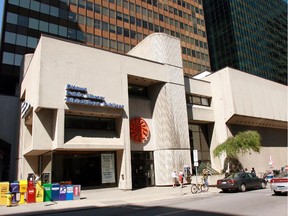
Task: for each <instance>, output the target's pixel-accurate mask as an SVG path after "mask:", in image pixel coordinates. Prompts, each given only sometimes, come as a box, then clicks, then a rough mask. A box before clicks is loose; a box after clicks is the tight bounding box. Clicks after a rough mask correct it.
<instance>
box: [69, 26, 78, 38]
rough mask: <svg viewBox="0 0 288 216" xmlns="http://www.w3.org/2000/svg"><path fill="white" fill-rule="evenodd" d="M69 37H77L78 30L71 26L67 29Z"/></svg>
mask: <svg viewBox="0 0 288 216" xmlns="http://www.w3.org/2000/svg"><path fill="white" fill-rule="evenodd" d="M67 36H68V38H72V39H76V30H75V29H71V28H69V29H68V31H67Z"/></svg>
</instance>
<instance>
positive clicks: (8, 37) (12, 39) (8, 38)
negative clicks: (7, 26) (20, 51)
mask: <svg viewBox="0 0 288 216" xmlns="http://www.w3.org/2000/svg"><path fill="white" fill-rule="evenodd" d="M4 41H5V43H10V44H15V43H16V34H15V33H12V32H5V38H4Z"/></svg>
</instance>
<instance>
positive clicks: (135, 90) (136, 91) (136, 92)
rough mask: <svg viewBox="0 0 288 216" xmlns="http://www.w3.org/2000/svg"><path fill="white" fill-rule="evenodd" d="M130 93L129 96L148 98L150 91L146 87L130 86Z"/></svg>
mask: <svg viewBox="0 0 288 216" xmlns="http://www.w3.org/2000/svg"><path fill="white" fill-rule="evenodd" d="M128 93H129V96H140V97H148V89H147V87H146V86H140V85H133V84H129V85H128Z"/></svg>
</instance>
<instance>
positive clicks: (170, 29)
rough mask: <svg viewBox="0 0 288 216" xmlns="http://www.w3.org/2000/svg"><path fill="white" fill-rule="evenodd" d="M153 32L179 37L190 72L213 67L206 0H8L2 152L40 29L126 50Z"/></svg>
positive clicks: (1, 56) (0, 96)
mask: <svg viewBox="0 0 288 216" xmlns="http://www.w3.org/2000/svg"><path fill="white" fill-rule="evenodd" d="M153 32H165V33H167V34H170V35H173V36H175V37H178V38H180V40H181V47H182V54H183V67H184V72H185V73H186V74H191V75H193V74H196V73H198V72H199V71H202V70H205V69H210V61H209V54H208V53H209V52H208V44H207V38H206V30H205V22H204V12H203V6H202V0H185V1H184V0H142V1H141V0H6V1H5V9H4V16H3V26H2V37H1V53H0V60H1V63H0V68H1V69H0V102H1V104H4V106H1V107H0V143H1V146H0V153H1V152H4V153H3V155H5V158H6V159H5V160H6V161H7V160H9V159H7V155H9V154H8V153H7V152H8V150H7V149H9V146H12V148H13V145H14V146H16V145H17V143H18V140H17V136H18V131H17V128H18V126H17V124H18V123H17V121H18V119H19V117H18V116H17V115H18V113H19V111H18V109H19V108H18V107H19V99H18V96H19V71H20V65H21V60H22V58H23V56H24V55H25V54H26V53H33V52H34V50H35V48H36V46H37V43H38V41H39V38H40V36H41V34H48V35H53V36H56V37H60V38H65V39H69V40H73V41H77V42H79V43H82V44H86V45H88V46H93V47H98V48H103V49H107V50H110V51H114V52H118V53H127V52H128V51H129V50H130V49H131V48H133V47H134V46H135V45H136V44H138V43H139V42H140V41H141V40H142V39H144V38H145V37H146V36H147V35H149V34H151V33H153ZM3 146H6V147H5V148H4V147H3ZM12 151H13V149H12ZM16 151H17V150H15V152H16ZM12 157H13V156H12ZM14 157H15V158H16V159H17V155H14ZM15 158H14V159H13V158H12V159H11V161H15V160H16V159H15ZM11 163H12V162H11ZM2 164H3V163H2ZM0 165H1V163H0ZM12 166H13V164H12ZM8 168H9V166H8ZM1 170H2V171H3V170H7V167H4V168H3V167H2V169H1V166H0V180H1V172H2V171H1ZM10 176H11V175H10Z"/></svg>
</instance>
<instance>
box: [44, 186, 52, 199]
mask: <svg viewBox="0 0 288 216" xmlns="http://www.w3.org/2000/svg"><path fill="white" fill-rule="evenodd" d="M43 188H44V202H47V201H51V200H52V190H51V189H52V184H50V183H47V184H43Z"/></svg>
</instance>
